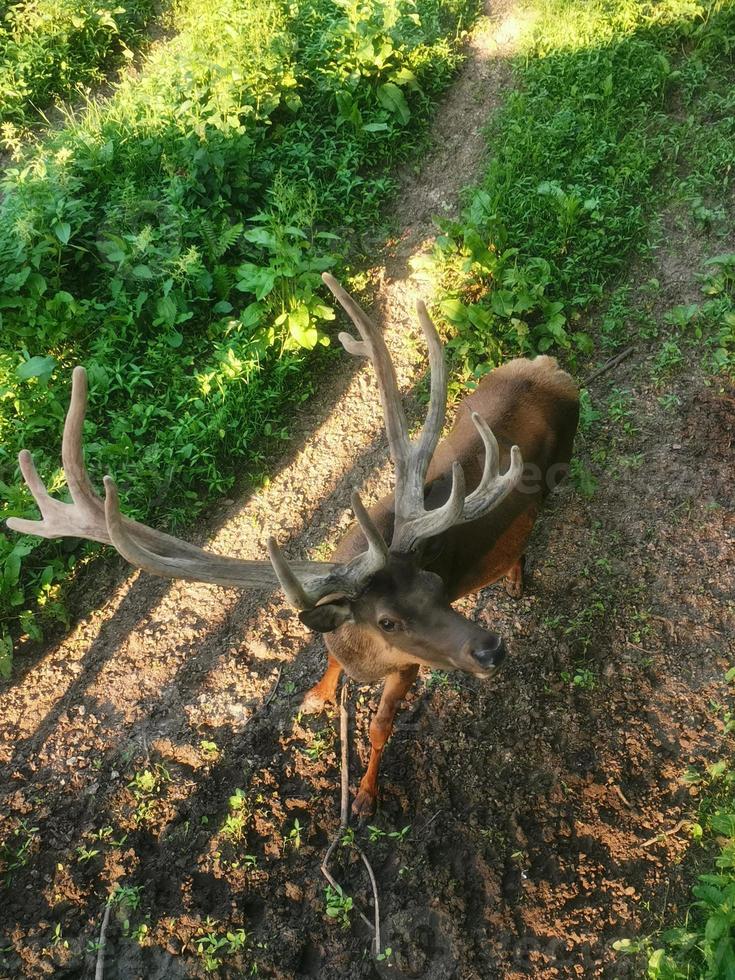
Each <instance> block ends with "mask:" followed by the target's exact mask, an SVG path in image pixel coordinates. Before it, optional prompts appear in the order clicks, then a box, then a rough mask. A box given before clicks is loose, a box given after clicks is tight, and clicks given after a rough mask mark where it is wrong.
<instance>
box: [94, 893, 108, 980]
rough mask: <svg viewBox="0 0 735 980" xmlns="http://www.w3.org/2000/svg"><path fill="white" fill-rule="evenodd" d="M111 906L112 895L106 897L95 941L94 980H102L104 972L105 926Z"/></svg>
mask: <svg viewBox="0 0 735 980" xmlns="http://www.w3.org/2000/svg"><path fill="white" fill-rule="evenodd" d="M111 908H112V896H110V898H108V900H107V905H106V906H105V915H104V918H103V919H102V927H101V928H100V938H99V941H98V943H97V964H96V966H95V968H94V980H102V977H103V975H104V972H105V946H106V945H107V926H108V925H109V922H110V909H111Z"/></svg>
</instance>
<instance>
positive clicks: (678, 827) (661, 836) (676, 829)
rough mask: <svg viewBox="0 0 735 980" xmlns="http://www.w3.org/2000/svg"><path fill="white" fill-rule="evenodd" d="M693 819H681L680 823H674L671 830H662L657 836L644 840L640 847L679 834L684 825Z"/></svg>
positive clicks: (648, 845)
mask: <svg viewBox="0 0 735 980" xmlns="http://www.w3.org/2000/svg"><path fill="white" fill-rule="evenodd" d="M690 822H691V821H689V820H680V821H679V822H678V823H676V824H674V826H673V827H672V828H671V830H662V831H661V832H660V833H658V834H656V836H655V837H651V838H650V840H644V841H643V843H642V844H640V845H639V846H640V847H650V846H651V844H657V843H659V842H660V841H662V840H664V839H665V838H666V837H673V835H674V834H678V833H679V831H680V830H681V829H682V827H685V826H686V825H687V824H688V823H690Z"/></svg>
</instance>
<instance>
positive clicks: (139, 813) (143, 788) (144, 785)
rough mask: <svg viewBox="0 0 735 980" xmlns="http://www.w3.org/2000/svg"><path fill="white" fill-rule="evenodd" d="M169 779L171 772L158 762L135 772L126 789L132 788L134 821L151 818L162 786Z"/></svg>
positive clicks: (141, 821) (143, 821) (142, 821)
mask: <svg viewBox="0 0 735 980" xmlns="http://www.w3.org/2000/svg"><path fill="white" fill-rule="evenodd" d="M170 781H171V774H170V773H169V771H168V769H167V768H166V767H165V766H163V765H161V764H160V763H157V764H156V765H154V766H152V767H151V768H150V769H143V770H141V771H140V772H137V773H136V774H135V776H134V777H133V779H132V780H131V781H130V782H129V783H128V789H130V790H132V792H133V796H134V797H135V800H136V804H137V806H136V809H135V820H136V823H145V822H146V821H148V820H151V819H152V818H153V815H154V812H155V809H156V804H157V802H158V799H159V798H160V794H161V792H162V790H163V787H164V786H165V785H166V783H169V782H170Z"/></svg>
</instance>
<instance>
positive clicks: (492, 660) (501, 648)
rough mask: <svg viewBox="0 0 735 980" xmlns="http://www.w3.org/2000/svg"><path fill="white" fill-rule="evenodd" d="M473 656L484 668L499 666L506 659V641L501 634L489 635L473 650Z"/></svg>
mask: <svg viewBox="0 0 735 980" xmlns="http://www.w3.org/2000/svg"><path fill="white" fill-rule="evenodd" d="M472 656H473V657H474V658H475V660H476V661H477V662H478V664H479V665H480V666H481V667H482V668H483V669H484V670H490V669H491V668H494V667H499V666H500V665H501V664H502V662H503V661H504V660H505V643H504V642H503V638H502V637H501V636H492V635H491V636H488V637H486V638H484V639H483V640H482V643H479V644H478V645H477V646H476V647H475V648H474V649H473V650H472Z"/></svg>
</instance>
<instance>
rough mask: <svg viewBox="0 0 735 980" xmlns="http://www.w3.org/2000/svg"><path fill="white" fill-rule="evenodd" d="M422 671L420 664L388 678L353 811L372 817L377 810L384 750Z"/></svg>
mask: <svg viewBox="0 0 735 980" xmlns="http://www.w3.org/2000/svg"><path fill="white" fill-rule="evenodd" d="M418 672H419V668H418V664H416V665H412V666H411V667H407V668H406V669H405V670H401V671H399V672H398V673H395V674H389V675H388V677H387V678H386V681H385V685H384V687H383V694H382V696H381V698H380V704H379V705H378V710H377V711H376V712H375V715H374V716H373V720H372V721H371V722H370V761H369V762H368V767H367V770H366V771H365V775H364V776H363V777H362V781H361V782H360V788H359V790H358V792H357V796H356V797H355V801H354V803H353V804H352V812H353V813H354V814H355V816H357V817H361V818H362V817H369V816H370V814H371V813H372V812H373V811H374V810H375V802H376V800H377V797H378V770H379V768H380V759H381V756H382V755H383V749H384V748H385V743H386V742H387V741H388V739H389V738H390V735H391V732H392V731H393V721H394V719H395V717H396V711H398V708H399V706H400V703H401V701H402V700H403V699H404V697H405V696H406V693H407V692H408V689H409V688H410V687H411V685H412V684H413V682H414V681H415V680H416V675H417V674H418Z"/></svg>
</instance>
